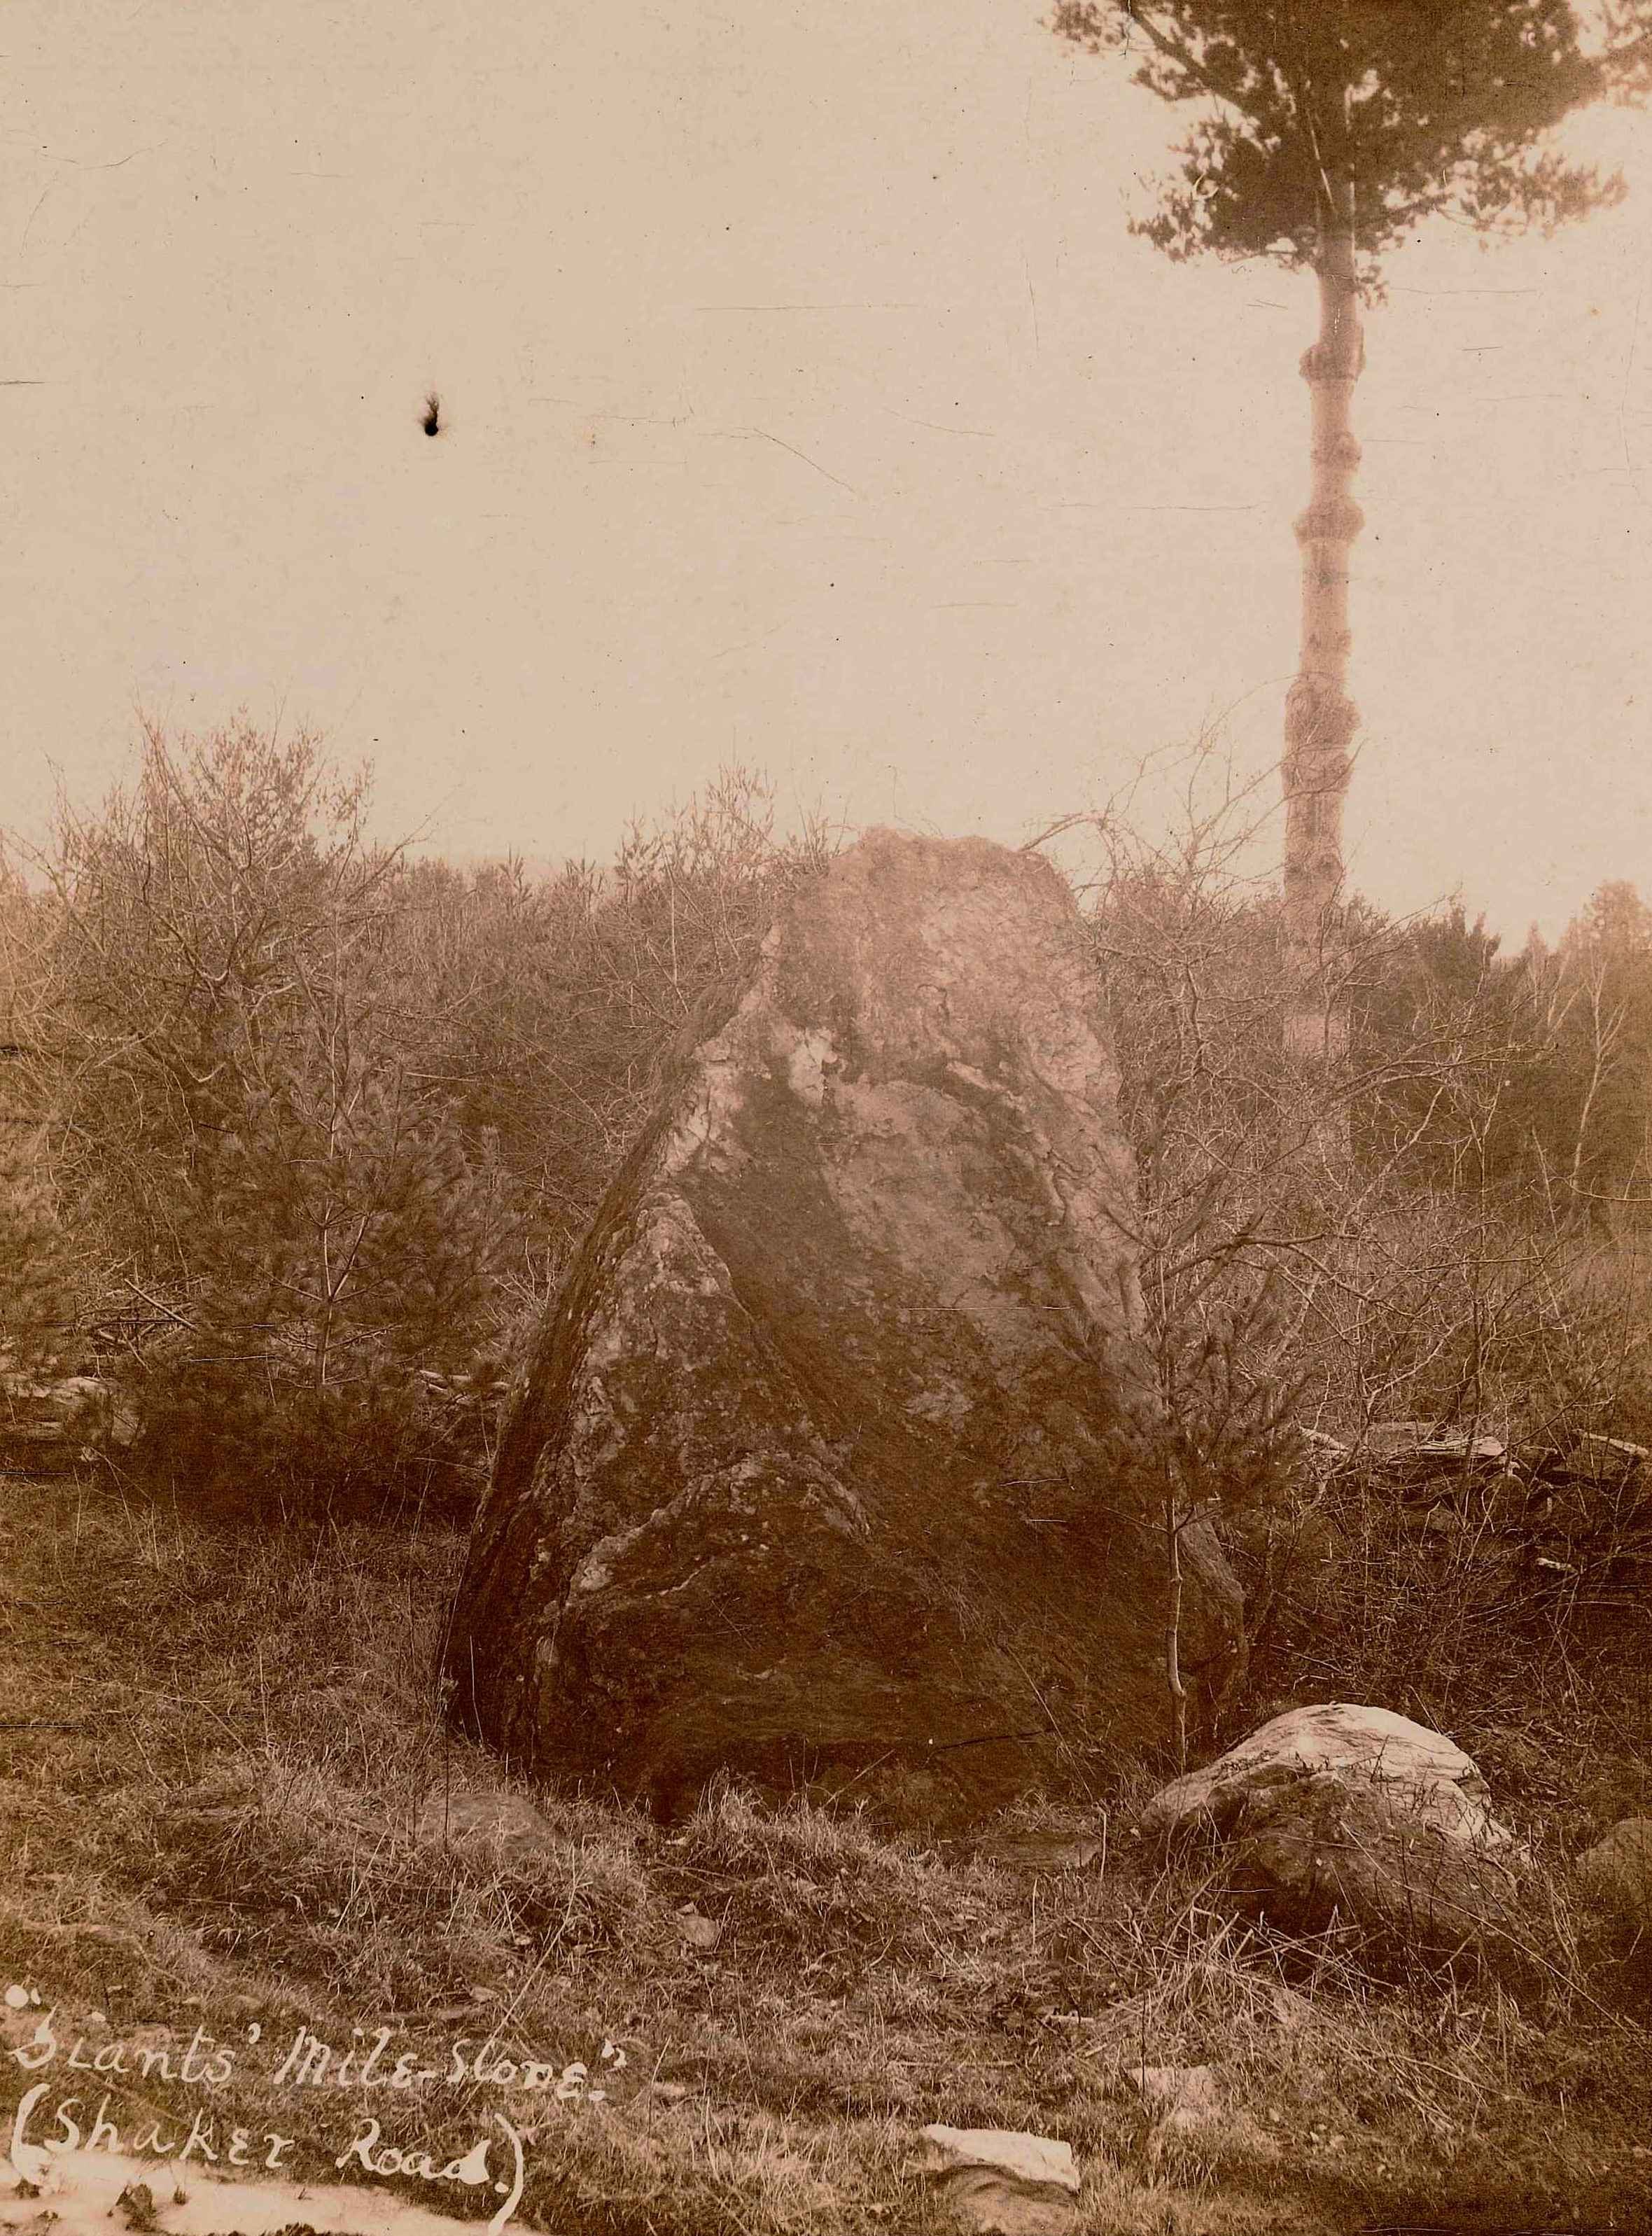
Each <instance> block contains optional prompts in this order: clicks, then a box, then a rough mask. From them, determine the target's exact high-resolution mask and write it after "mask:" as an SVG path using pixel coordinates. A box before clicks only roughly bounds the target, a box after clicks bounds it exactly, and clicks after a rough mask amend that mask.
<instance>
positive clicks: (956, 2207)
mask: <svg viewBox="0 0 1652 2236" xmlns="http://www.w3.org/2000/svg"><path fill="white" fill-rule="evenodd" d="M921 2141H923V2143H924V2146H925V2163H924V2172H925V2174H926V2175H927V2176H928V2177H929V2180H930V2181H931V2184H932V2185H933V2187H934V2188H935V2190H936V2191H937V2193H938V2195H939V2196H940V2197H941V2198H942V2199H943V2200H944V2202H945V2203H946V2204H947V2206H950V2208H951V2211H952V2213H953V2214H954V2215H955V2216H956V2217H957V2219H958V2220H959V2221H960V2222H961V2223H962V2224H963V2225H964V2226H965V2227H966V2228H971V2229H973V2230H975V2231H976V2232H977V2236H1068V2231H1070V2229H1071V2228H1073V2227H1074V2226H1076V2222H1077V2218H1078V2210H1077V2205H1078V2191H1079V2177H1078V2168H1077V2167H1076V2165H1075V2163H1074V2160H1073V2154H1072V2147H1071V2146H1070V2144H1067V2143H1059V2142H1053V2141H1050V2139H1049V2138H1048V2137H1046V2136H1043V2135H1029V2134H1020V2133H1017V2131H1015V2130H1013V2129H1010V2128H1004V2127H943V2126H940V2125H938V2124H937V2125H934V2126H931V2127H925V2129H924V2130H923V2134H922V2137H921Z"/></svg>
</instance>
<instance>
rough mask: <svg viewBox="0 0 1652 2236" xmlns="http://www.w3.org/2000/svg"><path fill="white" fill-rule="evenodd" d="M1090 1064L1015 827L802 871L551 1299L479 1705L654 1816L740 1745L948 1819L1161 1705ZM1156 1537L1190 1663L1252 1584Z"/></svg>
mask: <svg viewBox="0 0 1652 2236" xmlns="http://www.w3.org/2000/svg"><path fill="white" fill-rule="evenodd" d="M1134 1211H1135V1205H1134V1188H1133V1185H1132V1173H1131V1166H1130V1161H1129V1153H1128V1149H1127V1147H1126V1144H1125V1142H1124V1140H1123V1137H1122V1134H1121V1132H1120V1129H1119V1124H1118V1119H1117V1114H1116V1077H1115V1074H1114V1070H1113V1067H1112V1064H1111V1062H1110V1059H1109V1054H1108V1051H1107V1048H1106V1045H1105V1042H1104V1040H1103V1037H1102V1029H1101V1023H1100V1018H1099V1015H1098V1011H1097V1006H1096V1000H1095V996H1094V990H1093V984H1092V981H1091V976H1090V973H1089V970H1088V969H1087V967H1086V963H1085V960H1084V957H1083V951H1082V927H1081V925H1080V923H1079V920H1078V917H1077V915H1076V911H1075V909H1074V906H1073V904H1072V902H1071V899H1070V896H1069V894H1068V892H1067V890H1066V888H1065V886H1064V885H1063V883H1062V882H1061V880H1060V879H1059V878H1058V877H1057V876H1056V873H1055V872H1054V871H1052V870H1050V868H1049V867H1048V866H1047V865H1045V864H1043V862H1041V861H1040V860H1038V859H1037V858H1035V857H1030V856H1027V855H1023V854H1017V853H1011V852H1007V851H1006V850H1004V849H1003V848H1000V847H997V846H992V845H987V844H985V843H984V842H981V841H974V840H964V841H958V842H952V843H946V842H941V841H932V840H926V839H915V838H900V837H897V836H895V835H893V834H892V833H889V832H875V833H873V834H872V835H871V836H870V837H869V838H866V839H865V840H864V841H863V842H862V843H861V844H860V845H858V846H856V847H855V848H853V849H852V851H851V852H848V853H846V855H844V856H842V857H841V858H839V861H838V862H837V863H836V864H835V865H834V866H833V869H832V871H831V872H830V873H829V875H828V876H827V877H826V878H825V879H824V880H823V881H822V882H821V883H820V884H819V885H814V886H812V887H810V888H809V889H807V890H806V891H804V892H803V893H802V894H800V896H799V898H797V899H796V900H794V901H793V904H791V906H790V908H789V909H788V911H787V913H786V914H785V915H783V917H781V919H780V923H779V924H777V925H776V927H775V929H774V931H773V932H772V933H771V934H770V937H769V939H768V940H767V943H766V944H765V948H764V951H763V956H762V959H761V962H760V965H759V967H758V969H757V970H756V972H755V974H754V978H753V980H752V982H751V983H749V985H748V986H747V989H746V991H745V993H744V996H743V997H742V998H741V999H740V1002H739V1003H738V1006H737V1007H736V1008H735V1009H734V1014H733V1016H731V1017H730V1018H729V1019H728V1022H727V1024H726V1025H725V1026H724V1027H723V1029H721V1031H719V1032H717V1033H715V1034H714V1036H712V1037H711V1038H709V1039H708V1040H706V1041H704V1042H702V1043H701V1045H700V1046H699V1047H698V1048H697V1049H694V1051H693V1052H692V1054H691V1055H689V1056H687V1057H685V1058H684V1059H683V1061H682V1062H681V1064H680V1065H679V1067H678V1069H677V1072H676V1075H675V1078H674V1080H673V1082H672V1083H671V1085H670V1086H669V1088H668V1091H667V1092H666V1094H665V1095H664V1096H663V1098H662V1101H661V1106H660V1108H659V1109H658V1111H657V1112H656V1115H655V1119H654V1121H652V1123H651V1125H650V1127H649V1128H648V1132H647V1134H645V1136H644V1138H643V1139H642V1141H641V1142H640V1144H639V1146H638V1148H637V1150H636V1151H635V1153H634V1154H633V1155H632V1157H631V1159H630V1160H629V1163H628V1165H627V1167H626V1168H625V1170H624V1171H623V1172H622V1174H621V1176H620V1178H619V1179H618V1180H616V1182H615V1186H614V1187H613V1188H612V1189H611V1190H610V1192H609V1196H608V1198H607V1200H606V1201H605V1203H604V1204H603V1207H602V1210H601V1212H600V1213H599V1214H598V1217H597V1219H596V1223H595V1225H594V1227H593V1228H592V1230H591V1233H589V1236H588V1237H587V1239H586V1242H585V1244H584V1246H583V1248H582V1252H581V1253H580V1256H579V1258H578V1259H577V1260H576V1265H575V1266H574V1268H573V1271H572V1273H571V1274H570V1277H569V1281H568V1283H567V1286H566V1287H565V1289H564V1291H563V1295H562V1297H561V1299H560V1300H559V1302H558V1305H557V1306H556V1309H555V1311H554V1312H553V1313H552V1314H551V1315H550V1318H549V1319H548V1321H547V1323H546V1325H545V1326H544V1327H543V1330H542V1332H541V1335H540V1338H539V1340H538V1343H537V1345H536V1351H535V1354H534V1356H533V1358H532V1359H531V1362H530V1367H529V1370H528V1373H527V1377H526V1381H525V1385H524V1387H523V1389H522V1390H521V1391H519V1392H518V1395H517V1402H516V1404H515V1407H514V1410H513V1412H512V1415H511V1417H510V1422H509V1424H508V1425H507V1428H506V1431H505V1434H504V1437H503V1441H502V1444H501V1448H500V1451H499V1456H498V1460H497V1465H496V1468H495V1471H494V1478H493V1482H492V1484H491V1487H490V1492H489V1495H488V1498H487V1500H486V1503H485V1504H484V1510H483V1514H482V1516H481V1519H480V1522H479V1523H478V1527H477V1536H476V1540H475V1542H474V1544H473V1546H472V1549H471V1560H470V1563H469V1567H468V1569H467V1573H466V1576H465V1580H464V1587H463V1589H462V1592H461V1595H460V1600H459V1603H458V1606H457V1609H456V1613H455V1619H454V1621H453V1625H452V1628H451V1634H450V1639H449V1644H448V1650H447V1656H446V1666H447V1671H448V1674H449V1675H450V1677H451V1679H452V1680H453V1685H454V1688H455V1695H456V1703H457V1708H458V1711H459V1713H460V1714H461V1715H462V1717H463V1719H464V1721H465V1722H466V1723H467V1725H468V1726H469V1727H470V1728H471V1729H472V1730H476V1731H479V1732H480V1733H482V1734H483V1735H484V1737H486V1738H487V1739H490V1740H491V1741H492V1742H493V1743H494V1744H495V1745H497V1746H500V1747H502V1748H503V1749H504V1750H505V1751H506V1752H507V1753H509V1755H510V1757H511V1758H512V1759H513V1760H514V1761H516V1762H517V1764H518V1765H519V1766H523V1767H525V1768H527V1769H530V1770H531V1771H532V1772H536V1773H542V1774H551V1775H559V1776H562V1777H563V1778H574V1779H582V1780H584V1781H587V1782H589V1783H590V1784H592V1785H595V1786H600V1787H602V1788H614V1789H617V1790H618V1791H619V1792H622V1793H625V1794H628V1795H636V1796H641V1797H642V1798H643V1799H646V1800H647V1801H648V1803H649V1804H650V1805H653V1806H654V1807H655V1809H656V1810H658V1811H660V1812H662V1813H665V1814H673V1813H676V1812H679V1811H681V1809H683V1808H685V1807H687V1806H688V1805H691V1804H692V1803H693V1801H694V1798H695V1796H696V1795H697V1793H698V1792H699V1790H700V1788H701V1786H702V1785H703V1784H704V1782H705V1781H706V1780H707V1779H708V1778H709V1777H710V1776H711V1775H712V1774H713V1773H714V1772H716V1771H718V1770H719V1769H722V1768H727V1769H730V1770H733V1771H734V1772H739V1773H742V1774H744V1775H747V1776H748V1777H751V1778H753V1779H755V1780H756V1781H757V1782H758V1783H759V1784H760V1785H762V1786H767V1788H769V1789H771V1790H773V1791H777V1792H789V1791H793V1790H797V1789H800V1788H801V1789H806V1790H810V1791H814V1792H823V1791H833V1790H839V1789H849V1790H852V1792H853V1793H854V1794H855V1796H856V1797H857V1798H861V1797H865V1798H872V1797H873V1796H874V1795H875V1796H878V1797H879V1798H881V1799H882V1800H883V1801H884V1802H885V1804H886V1805H890V1806H891V1807H892V1808H894V1809H895V1810H896V1811H897V1812H904V1813H907V1814H910V1815H912V1816H916V1817H922V1818H932V1819H936V1818H938V1819H942V1820H947V1819H950V1820H952V1821H967V1820H968V1819H969V1818H971V1817H973V1816H978V1815H979V1814H982V1813H984V1812H987V1811H990V1810H991V1809H993V1808H996V1807H997V1806H999V1805H1002V1804H1003V1803H1004V1802H1006V1801H1008V1800H1009V1799H1011V1798H1013V1796H1014V1795H1015V1794H1016V1793H1017V1792H1018V1791H1020V1790H1021V1789H1022V1788H1023V1787H1024V1786H1028V1785H1030V1784H1033V1783H1041V1784H1043V1785H1044V1786H1046V1787H1048V1788H1050V1789H1052V1790H1056V1791H1061V1790H1063V1787H1064V1786H1066V1785H1067V1783H1068V1782H1069V1766H1070V1761H1071V1757H1070V1753H1069V1748H1070V1744H1071V1743H1072V1742H1073V1741H1074V1740H1076V1739H1077V1740H1085V1741H1088V1740H1099V1741H1102V1742H1106V1743H1110V1744H1112V1745H1114V1746H1120V1745H1122V1746H1127V1747H1129V1746H1135V1745H1137V1744H1139V1743H1141V1742H1142V1741H1145V1740H1147V1739H1158V1738H1160V1737H1161V1736H1162V1734H1163V1733H1164V1730H1165V1726H1166V1710H1165V1700H1164V1680H1163V1676H1162V1662H1161V1651H1162V1621H1163V1605H1164V1568H1163V1555H1162V1544H1161V1540H1160V1536H1159V1532H1158V1528H1157V1522H1156V1517H1155V1512H1154V1509H1153V1504H1152V1499H1151V1494H1150V1491H1149V1490H1148V1488H1147V1487H1146V1484H1145V1483H1144V1482H1143V1480H1142V1476H1141V1475H1140V1472H1139V1470H1133V1469H1132V1467H1131V1465H1130V1462H1129V1435H1128V1434H1127V1433H1126V1432H1127V1430H1128V1425H1129V1422H1130V1421H1131V1420H1132V1419H1133V1418H1134V1419H1135V1420H1137V1421H1139V1420H1140V1419H1141V1418H1142V1416H1143V1412H1144V1409H1145V1407H1146V1403H1147V1400H1146V1394H1145V1390H1144V1386H1143V1384H1142V1368H1141V1365H1140V1362H1139V1358H1138V1355H1137V1350H1136V1337H1137V1326H1138V1319H1139V1312H1140V1305H1139V1298H1138V1292H1137V1286H1136V1276H1135V1250H1134V1245H1133V1241H1132V1234H1133V1230H1134V1224H1135V1220H1134ZM1183 1562H1184V1567H1185V1568H1187V1569H1188V1590H1187V1593H1186V1596H1185V1599H1184V1603H1183V1637H1182V1659H1183V1665H1184V1667H1190V1668H1191V1669H1192V1671H1193V1672H1194V1674H1195V1680H1196V1682H1198V1681H1200V1680H1201V1681H1202V1684H1203V1687H1204V1689H1205V1692H1206V1693H1207V1695H1208V1693H1209V1692H1210V1691H1212V1690H1213V1689H1214V1688H1216V1687H1221V1686H1222V1685H1224V1684H1226V1683H1227V1681H1229V1680H1231V1679H1232V1677H1233V1676H1234V1674H1237V1661H1238V1652H1239V1621H1238V1617H1239V1593H1238V1588H1237V1587H1236V1585H1235V1584H1234V1581H1233V1578H1232V1575H1231V1574H1230V1572H1229V1571H1228V1569H1227V1566H1226V1563H1225V1562H1224V1561H1223V1559H1222V1557H1221V1553H1220V1551H1219V1550H1218V1549H1217V1547H1216V1545H1215V1543H1214V1540H1213V1539H1212V1538H1211V1537H1210V1536H1208V1535H1207V1534H1206V1533H1205V1532H1204V1531H1203V1529H1194V1530H1191V1531H1189V1532H1188V1535H1187V1536H1186V1537H1185V1538H1184V1541H1183ZM1196 1698H1197V1696H1196V1695H1195V1699H1196Z"/></svg>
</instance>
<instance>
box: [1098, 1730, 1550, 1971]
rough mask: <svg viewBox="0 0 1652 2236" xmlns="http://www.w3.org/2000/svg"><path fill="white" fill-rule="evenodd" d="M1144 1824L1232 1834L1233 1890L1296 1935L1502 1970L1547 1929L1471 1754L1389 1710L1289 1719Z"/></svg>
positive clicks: (1185, 1786) (1165, 1796)
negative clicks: (1467, 1957) (1538, 1921)
mask: <svg viewBox="0 0 1652 2236" xmlns="http://www.w3.org/2000/svg"><path fill="white" fill-rule="evenodd" d="M1141 1826H1142V1831H1143V1832H1149V1833H1154V1832H1157V1833H1162V1834H1165V1835H1168V1836H1171V1837H1175V1836H1177V1835H1182V1836H1187V1835H1193V1836H1195V1837H1198V1836H1202V1837H1206V1838H1212V1839H1214V1840H1215V1841H1216V1842H1218V1843H1220V1844H1221V1846H1222V1847H1223V1848H1224V1850H1225V1851H1226V1852H1225V1856H1224V1870H1223V1880H1222V1884H1223V1890H1224V1891H1225V1893H1226V1895H1227V1897H1228V1899H1229V1900H1230V1901H1231V1902H1232V1903H1233V1904H1234V1906H1235V1907H1236V1908H1238V1909H1239V1910H1241V1911H1242V1912H1244V1913H1246V1914H1247V1915H1250V1916H1254V1917H1265V1918H1267V1920H1268V1921H1269V1923H1270V1924H1274V1925H1275V1926H1277V1927H1279V1928H1280V1929H1281V1930H1284V1931H1287V1932H1290V1933H1293V1934H1321V1933H1326V1932H1333V1931H1335V1932H1339V1933H1340V1934H1342V1935H1343V1936H1345V1937H1347V1938H1348V1939H1349V1940H1351V1941H1352V1942H1354V1943H1359V1944H1361V1945H1363V1946H1365V1947H1366V1948H1367V1949H1369V1950H1371V1951H1372V1953H1376V1954H1383V1955H1386V1956H1391V1957H1392V1956H1411V1955H1419V1956H1422V1957H1428V1958H1438V1957H1451V1956H1454V1955H1457V1954H1458V1953H1460V1952H1464V1951H1467V1952H1470V1953H1471V1954H1472V1955H1473V1957H1475V1958H1476V1960H1477V1961H1480V1960H1484V1961H1488V1962H1490V1963H1492V1964H1493V1966H1494V1967H1496V1968H1506V1967H1507V1965H1508V1964H1509V1963H1510V1962H1511V1961H1512V1960H1515V1959H1521V1958H1523V1957H1524V1952H1525V1951H1526V1950H1527V1949H1528V1947H1529V1945H1530V1941H1531V1938H1532V1935H1531V1931H1530V1928H1529V1925H1528V1923H1527V1921H1526V1918H1525V1916H1524V1910H1523V1905H1522V1902H1521V1898H1520V1897H1521V1866H1522V1864H1523V1862H1524V1858H1523V1857H1522V1856H1521V1854H1520V1852H1519V1851H1518V1850H1517V1847H1516V1845H1515V1843H1514V1841H1513V1838H1512V1836H1511V1835H1510V1832H1508V1830H1507V1828H1506V1827H1505V1826H1504V1825H1500V1824H1499V1823H1498V1822H1497V1819H1496V1818H1494V1817H1493V1816H1492V1814H1491V1796H1490V1794H1489V1792H1488V1791H1487V1788H1486V1785H1485V1781H1484V1779H1483V1778H1482V1777H1481V1775H1480V1773H1479V1772H1478V1769H1477V1767H1476V1766H1475V1764H1474V1761H1473V1759H1472V1758H1471V1757H1470V1756H1469V1755H1466V1754H1464V1752H1463V1750H1462V1749H1461V1748H1460V1747H1458V1746H1455V1745H1454V1744H1453V1743H1452V1742H1451V1740H1450V1739H1446V1738H1445V1737H1444V1736H1443V1734H1442V1733H1438V1732H1434V1731H1430V1730H1429V1729H1428V1728H1427V1727H1426V1726H1425V1725H1422V1724H1416V1723H1412V1721H1411V1720H1410V1719H1409V1718H1407V1717H1405V1716H1397V1715H1395V1714H1393V1713H1391V1711H1389V1710H1388V1709H1385V1708H1372V1707H1359V1706H1357V1705H1355V1704H1353V1703H1350V1702H1346V1701H1338V1702H1333V1703H1330V1704H1327V1705H1325V1706H1322V1707H1307V1708H1293V1709H1291V1710H1289V1711H1288V1712H1287V1713H1286V1714H1284V1715H1282V1716H1276V1717H1275V1718H1274V1720H1273V1721H1272V1722H1271V1723H1268V1724H1265V1725H1263V1726H1262V1727H1261V1729H1260V1731H1256V1732H1253V1733H1252V1734H1251V1735H1250V1737H1249V1738H1248V1739H1245V1740H1243V1741H1241V1744H1240V1745H1239V1746H1236V1747H1234V1748H1233V1749H1231V1750H1230V1751H1229V1753H1227V1754H1225V1755H1223V1756H1221V1758H1220V1759H1218V1760H1217V1761H1215V1762H1213V1763H1210V1764H1208V1765H1207V1766H1205V1767H1204V1768H1203V1769H1201V1770H1196V1771H1191V1772H1188V1774H1187V1776H1186V1777H1183V1778H1179V1779H1174V1780H1173V1781H1172V1782H1171V1784H1170V1785H1168V1786H1165V1787H1164V1788H1163V1789H1162V1791H1161V1792H1158V1793H1156V1794H1155V1796H1154V1798H1153V1799H1152V1800H1151V1801H1150V1802H1149V1805H1148V1806H1147V1808H1146V1810H1145V1811H1144V1812H1142V1820H1141Z"/></svg>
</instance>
